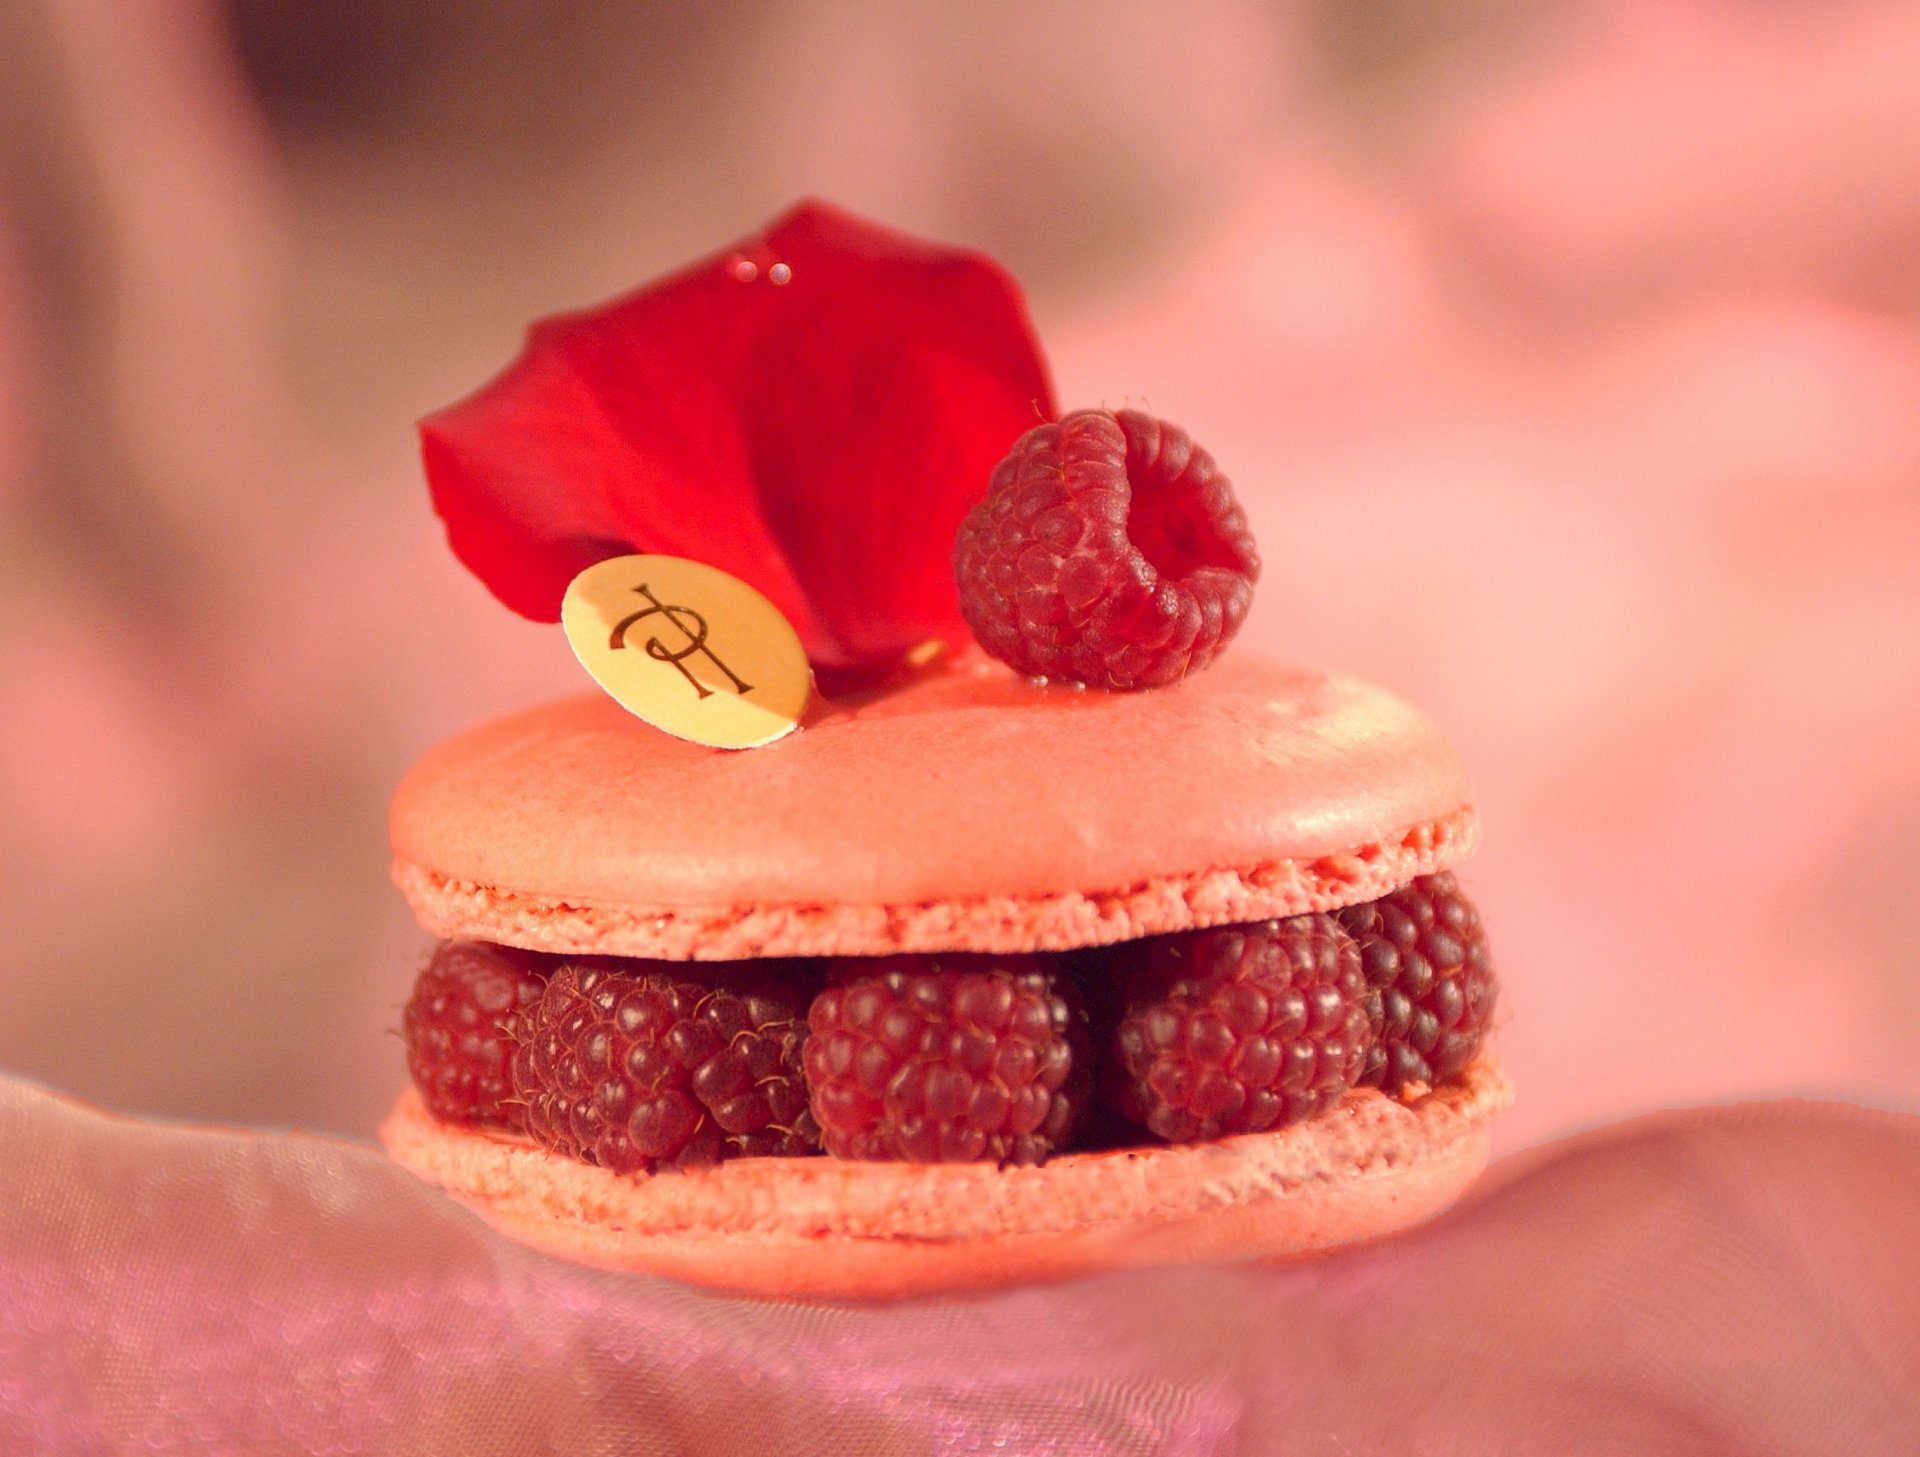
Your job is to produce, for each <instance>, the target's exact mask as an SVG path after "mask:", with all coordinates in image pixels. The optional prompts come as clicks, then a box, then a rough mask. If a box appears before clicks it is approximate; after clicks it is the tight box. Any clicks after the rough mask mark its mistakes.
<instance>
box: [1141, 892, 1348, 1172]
mask: <svg viewBox="0 0 1920 1457" xmlns="http://www.w3.org/2000/svg"><path fill="white" fill-rule="evenodd" d="M1115 955H1116V960H1117V962H1118V968H1117V969H1120V970H1121V972H1122V975H1123V978H1124V981H1123V994H1124V997H1125V1009H1126V1011H1125V1015H1124V1016H1123V1017H1122V1019H1121V1022H1120V1027H1119V1030H1118V1031H1117V1032H1116V1033H1115V1035H1114V1041H1113V1046H1114V1052H1115V1057H1114V1061H1113V1063H1112V1064H1110V1066H1109V1076H1110V1078H1111V1079H1112V1082H1111V1084H1110V1086H1109V1089H1108V1094H1109V1097H1110V1099H1112V1100H1113V1101H1115V1102H1116V1103H1117V1106H1118V1108H1119V1111H1120V1112H1121V1113H1122V1114H1123V1115H1124V1116H1125V1117H1127V1118H1129V1119H1131V1120H1132V1121H1133V1122H1135V1123H1139V1124H1144V1125H1145V1126H1146V1127H1147V1128H1148V1129H1149V1130H1151V1131H1152V1132H1154V1133H1156V1134H1158V1135H1159V1136H1160V1137H1161V1138H1164V1139H1166V1140H1168V1141H1169V1142H1173V1143H1192V1142H1196V1141H1198V1140H1200V1139H1207V1138H1218V1137H1221V1136H1223V1135H1225V1134H1230V1133H1258V1132H1260V1131H1261V1130H1262V1129H1267V1128H1279V1127H1282V1126H1284V1125H1286V1124H1289V1123H1298V1122H1300V1121H1302V1120H1303V1119H1307V1118H1312V1117H1314V1116H1315V1115H1317V1114H1319V1113H1322V1112H1324V1111H1325V1110H1326V1109H1328V1108H1330V1107H1332V1106H1333V1105H1334V1103H1336V1102H1338V1101H1339V1099H1340V1097H1341V1095H1342V1094H1344V1093H1345V1092H1346V1091H1347V1089H1348V1088H1350V1087H1352V1086H1353V1084H1354V1079H1355V1078H1357V1077H1358V1076H1359V1075H1360V1070H1361V1068H1362V1066H1363V1065H1364V1063H1365V1060H1366V1055H1367V1047H1368V1044H1369V1042H1370V1040H1371V1029H1370V1027H1369V1025H1368V1022H1367V1013H1366V982H1365V979H1364V978H1363V977H1362V975H1361V971H1360V952H1359V949H1358V948H1357V947H1356V946H1355V945H1354V944H1353V941H1352V938H1350V937H1349V936H1348V935H1347V934H1346V933H1345V932H1343V931H1342V930H1341V929H1340V927H1339V926H1338V925H1337V924H1336V923H1335V922H1334V920H1333V919H1332V917H1330V916H1295V917H1293V918H1292V919H1290V920H1285V921H1260V922H1255V923H1252V924H1249V925H1241V926H1218V927H1214V928H1212V929H1210V930H1204V931H1176V932H1174V933H1173V934H1171V935H1167V936H1152V937H1148V938H1147V939H1146V940H1144V941H1138V942H1134V943H1132V944H1130V945H1129V946H1126V947H1122V948H1120V949H1119V951H1117V952H1116V953H1115Z"/></svg>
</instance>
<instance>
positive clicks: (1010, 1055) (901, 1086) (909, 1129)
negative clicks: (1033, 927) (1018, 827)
mask: <svg viewBox="0 0 1920 1457" xmlns="http://www.w3.org/2000/svg"><path fill="white" fill-rule="evenodd" d="M808 1021H809V1024H810V1026H811V1028H812V1034H813V1035H812V1037H811V1039H810V1040H809V1041H808V1043H807V1047H806V1053H805V1059H806V1069H807V1081H808V1084H809V1085H810V1087H811V1088H812V1093H813V1110H814V1115H815V1117H816V1118H817V1119H818V1120H819V1124H820V1132H821V1141H822V1143H823V1144H824V1146H825V1147H826V1150H827V1152H828V1153H830V1154H833V1155H835V1156H836V1157H839V1158H845V1159H876V1160H890V1159H897V1160H907V1161H910V1162H915V1163H956V1162H967V1161H973V1160H979V1159H992V1160H996V1161H998V1162H1001V1163H1012V1164H1035V1163H1039V1162H1041V1161H1042V1160H1043V1159H1045V1158H1046V1157H1047V1155H1048V1154H1050V1153H1052V1152H1054V1151H1055V1150H1057V1149H1061V1148H1064V1147H1065V1146H1066V1145H1067V1144H1068V1142H1069V1141H1070V1140H1071V1138H1072V1136H1073V1132H1074V1129H1075V1126H1076V1124H1077V1123H1078V1121H1079V1118H1080V1114H1081V1112H1082V1110H1083V1108H1084V1105H1085V1102H1086V1083H1087V1046H1086V1030H1085V1029H1086V1018H1085V1014H1084V1012H1083V1011H1082V1010H1081V1008H1080V1005H1079V1000H1078V998H1077V996H1075V994H1074V992H1073V989H1072V986H1071V984H1070V983H1069V982H1068V981H1067V979H1066V978H1065V976H1064V975H1062V974H1061V973H1060V972H1059V971H1058V970H1057V968H1055V967H1054V966H1053V964H1052V963H1051V962H1050V961H1049V960H1048V959H1046V958H1043V957H1039V956H1029V955H1016V956H987V955H968V954H954V955H933V956H905V955H903V956H887V957H879V958H859V957H847V958H842V959H840V960H838V961H836V962H834V963H833V965H832V966H831V967H830V968H829V972H828V985H827V988H826V990H824V991H823V992H821V993H820V995H819V996H818V997H817V998H815V999H814V1003H813V1008H812V1010H811V1012H810V1013H809V1014H808Z"/></svg>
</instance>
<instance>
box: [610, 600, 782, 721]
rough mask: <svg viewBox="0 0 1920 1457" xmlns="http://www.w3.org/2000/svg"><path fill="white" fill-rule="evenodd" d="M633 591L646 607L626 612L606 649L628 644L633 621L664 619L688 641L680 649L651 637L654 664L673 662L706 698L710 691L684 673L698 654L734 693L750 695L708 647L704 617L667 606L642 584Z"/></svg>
mask: <svg viewBox="0 0 1920 1457" xmlns="http://www.w3.org/2000/svg"><path fill="white" fill-rule="evenodd" d="M633 590H634V591H636V592H638V593H639V594H640V595H641V596H642V597H644V598H646V599H647V605H646V606H645V607H643V608H641V609H640V610H639V611H638V612H630V613H628V614H627V615H626V616H625V617H623V618H621V619H620V620H619V621H618V622H617V623H615V624H614V626H613V634H612V636H611V637H609V638H608V639H607V646H608V647H609V648H611V649H613V650H614V651H616V652H617V651H619V650H620V649H621V648H624V647H625V646H626V645H627V632H628V630H629V629H630V628H631V627H632V626H633V625H634V624H635V623H636V622H645V621H646V620H647V619H648V618H649V617H654V616H659V617H663V618H665V619H666V620H667V621H668V622H670V623H672V624H673V625H674V626H675V627H677V628H678V629H680V632H681V633H682V634H683V635H684V636H685V637H686V640H687V641H686V643H685V645H684V646H682V647H679V648H670V647H668V646H667V645H666V644H665V643H663V642H661V641H660V639H659V638H657V637H650V638H648V639H647V642H646V650H647V656H648V657H650V658H652V659H653V660H654V661H655V662H656V663H672V664H673V666H674V667H676V668H678V669H679V670H680V676H681V677H683V678H685V679H686V680H687V682H688V683H690V684H691V685H692V686H693V691H694V692H695V693H698V694H699V695H700V696H701V697H702V698H705V697H706V696H707V695H708V694H710V693H711V692H712V691H713V690H712V689H711V688H709V687H707V685H706V684H704V683H702V682H701V681H700V680H699V679H698V678H696V677H694V676H693V674H692V673H690V672H688V671H687V659H688V658H690V657H691V656H693V654H695V653H699V654H700V655H701V656H702V657H704V658H705V659H706V660H707V661H708V662H709V663H712V664H713V666H714V667H716V668H718V669H719V670H720V671H721V672H722V673H725V674H726V675H727V681H728V682H730V683H732V684H733V691H734V692H735V693H742V694H745V693H751V692H753V687H752V685H751V684H748V683H743V682H741V680H740V675H739V674H738V673H736V672H734V671H733V669H731V668H729V667H728V666H727V665H726V664H725V663H724V662H722V661H721V660H720V657H719V655H718V654H717V653H715V652H714V650H713V649H712V648H710V647H708V646H707V619H706V618H704V617H702V616H701V615H700V614H699V613H698V612H695V611H694V610H693V609H692V608H691V607H669V606H667V605H666V604H665V603H664V602H662V601H661V600H660V599H659V598H658V597H656V596H654V595H653V591H652V589H651V588H650V587H648V586H647V584H646V583H645V582H642V583H641V584H640V585H639V586H637V587H635V588H634V589H633Z"/></svg>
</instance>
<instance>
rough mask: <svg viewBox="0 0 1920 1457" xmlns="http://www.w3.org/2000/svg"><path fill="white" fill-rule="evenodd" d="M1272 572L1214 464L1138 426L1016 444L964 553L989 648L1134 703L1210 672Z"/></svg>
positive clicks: (963, 586)
mask: <svg viewBox="0 0 1920 1457" xmlns="http://www.w3.org/2000/svg"><path fill="white" fill-rule="evenodd" d="M1259 575H1260V558H1259V555H1258V553H1257V552H1256V550H1255V548H1254V543H1253V536H1252V533H1251V532H1250V531H1249V529H1248V526H1247V518H1246V513H1245V512H1244V511H1242V510H1241V508H1240V504H1239V502H1238V501H1237V500H1236V499H1235V498H1234V494H1233V487H1232V485H1231V484H1230V483H1229V482H1228V480H1227V478H1226V476H1224V475H1223V474H1221V472H1220V470H1219V468H1218V467H1217V466H1216V465H1215V464H1214V462H1213V457H1212V456H1210V455H1208V454H1207V452H1206V451H1205V450H1203V449H1201V447H1200V446H1198V445H1196V444H1195V443H1194V442H1193V439H1192V437H1191V436H1189V435H1188V434H1187V432H1186V431H1184V430H1182V429H1181V428H1180V427H1179V426H1177V425H1170V424H1167V423H1166V422H1165V421H1162V420H1156V419H1154V418H1153V417H1152V416H1150V415H1145V414H1142V413H1140V412H1139V411H1137V410H1121V411H1118V412H1111V411H1107V410H1081V411H1077V412H1075V413H1074V414H1070V415H1068V416H1066V417H1065V418H1063V419H1061V420H1060V421H1058V422H1057V423H1053V424H1046V425H1040V426H1038V427H1036V428H1035V429H1033V430H1030V431H1028V432H1027V433H1026V434H1025V435H1023V436H1022V437H1021V438H1020V439H1019V440H1018V441H1016V442H1015V444H1014V447H1013V449H1012V451H1011V452H1010V453H1009V454H1008V455H1007V457H1006V459H1004V460H1002V461H1001V462H1000V464H999V466H998V467H996V468H995V470H994V472H993V476H992V479H991V480H990V482H989V483H988V487H987V494H986V497H985V499H984V500H982V501H981V503H980V504H979V505H978V506H976V507H975V508H974V509H973V511H972V512H971V513H970V514H969V515H968V516H967V518H966V520H965V521H963V522H962V523H961V526H960V531H959V534H958V537H957V538H956V541H955V546H954V577H955V580H956V582H957V584H958V586H959V590H960V610H961V613H962V615H963V616H965V618H966V619H967V624H968V626H969V627H970V628H971V629H972V630H973V634H974V636H975V637H976V638H977V639H978V640H979V642H980V645H981V646H982V647H984V648H985V649H986V650H987V651H988V652H989V653H991V654H993V655H994V656H995V657H997V658H999V659H1000V660H1001V661H1003V662H1005V663H1007V664H1009V665H1011V666H1012V667H1014V668H1016V669H1018V670H1019V671H1020V672H1022V673H1025V674H1028V675H1030V676H1033V677H1040V678H1048V679H1058V680H1062V681H1066V682H1073V683H1082V684H1086V685H1088V686H1093V687H1101V688H1113V689H1132V688H1151V687H1156V686H1160V685H1163V684H1167V683H1172V682H1175V681H1177V680H1179V679H1180V678H1183V677H1185V676H1186V675H1187V674H1189V673H1194V672H1198V671H1199V670H1200V669H1202V668H1204V667H1205V666H1206V665H1207V664H1208V663H1210V662H1212V661H1213V659H1214V657H1215V656H1216V655H1217V654H1218V653H1219V652H1220V650H1221V649H1222V648H1223V647H1225V646H1226V644H1227V643H1228V642H1229V641H1230V640H1231V639H1232V637H1233V635H1234V634H1235V633H1236V632H1238V631H1239V629H1240V625H1241V623H1242V622H1243V621H1245V619H1246V615H1247V608H1248V606H1249V605H1250V604H1251V602H1252V600H1253V587H1254V583H1255V582H1256V581H1257V580H1258V578H1259Z"/></svg>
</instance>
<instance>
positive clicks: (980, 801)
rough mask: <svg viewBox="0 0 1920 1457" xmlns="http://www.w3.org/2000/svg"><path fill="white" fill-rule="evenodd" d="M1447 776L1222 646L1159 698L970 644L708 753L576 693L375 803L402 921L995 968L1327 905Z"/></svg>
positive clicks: (1375, 729)
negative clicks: (745, 746) (1007, 954)
mask: <svg viewBox="0 0 1920 1457" xmlns="http://www.w3.org/2000/svg"><path fill="white" fill-rule="evenodd" d="M1474 828H1475V826H1474V816H1473V810H1472V808H1471V804H1470V800H1469V794H1468V788H1467V783H1466V778H1465V775H1464V772H1463V771H1462V768H1461V766H1460V763H1459V760H1458V758H1457V757H1456V756H1455V754H1454V752H1453V750H1452V749H1451V747H1450V746H1449V745H1448V744H1447V742H1446V740H1445V739H1444V738H1443V737H1442V736H1441V735H1440V734H1439V732H1438V730H1437V729H1436V728H1435V727H1434V726H1433V724H1432V723H1431V722H1430V721H1429V720H1428V719H1427V718H1426V717H1425V716H1424V715H1422V714H1421V713H1419V712H1418V711H1417V710H1415V709H1414V708H1412V707H1410V706H1409V705H1407V704H1406V703H1404V702H1402V701H1401V700H1400V699H1398V698H1396V697H1394V696H1393V695H1392V694H1390V693H1387V692H1386V691H1384V690H1382V689H1379V688H1376V687H1374V686H1372V685H1370V684H1367V683H1364V682H1361V681H1359V680H1357V679H1353V678H1347V677H1341V676H1337V675H1332V674H1327V673H1323V672H1319V671H1316V670H1313V669H1307V668H1301V667H1295V666H1288V665H1283V664H1278V663H1274V662H1270V661H1266V660H1263V659H1261V658H1259V657H1258V656H1255V655H1251V654H1235V655H1230V656H1229V657H1227V658H1225V659H1223V660H1222V661H1221V662H1220V663H1218V664H1217V665H1215V666H1214V667H1213V668H1211V669H1209V670H1208V671H1206V672H1204V673H1200V674H1198V675H1196V676H1195V677H1193V678H1191V679H1188V680H1186V681H1184V682H1182V683H1180V684H1177V685H1175V686H1173V687H1170V688H1165V689H1160V690H1156V691H1151V692H1146V693H1132V694H1113V693H1103V692H1095V691H1082V690H1077V689H1073V688H1068V687H1061V686H1049V685H1043V684H1034V683H1029V682H1026V681H1024V680H1022V679H1020V678H1018V677H1017V676H1015V675H1014V674H1013V673H1011V672H1010V671H1008V670H1007V669H1005V668H1003V667H1001V666H1000V665H999V664H996V663H991V662H988V661H986V660H985V659H982V658H979V657H977V656H973V657H969V658H965V659H962V660H961V661H959V662H958V663H955V664H952V665H949V666H948V667H946V668H944V669H942V670H940V671H935V672H931V673H928V674H926V675H924V676H922V677H921V678H919V679H917V680H916V681H913V682H911V683H909V684H907V685H905V686H902V687H898V688H895V689H893V690H892V691H889V692H885V693H880V694H876V695H873V696H871V697H869V698H867V699H865V700H853V701H841V702H830V701H826V700H816V702H815V705H814V707H813V710H812V711H811V712H810V713H809V716H808V718H807V721H806V723H805V724H804V725H803V727H802V728H801V730H800V731H799V732H797V733H794V734H792V735H789V736H788V737H787V738H785V739H782V740H780V741H778V742H777V743H774V744H772V745H769V746H767V747H765V748H762V749H754V750H746V751H740V752H728V751H723V750H717V749H708V748H703V747H701V746H699V745H695V744H691V743H687V742H685V741H682V740H679V739H675V738H671V737H669V736H668V735H666V734H664V733H661V732H660V731H658V730H657V729H654V728H651V727H649V726H648V725H647V724H645V723H643V722H641V721H640V720H638V719H635V718H633V717H632V716H630V715H629V714H627V713H626V712H625V711H623V710H622V709H621V708H619V707H618V705H616V704H614V703H613V702H612V701H611V700H609V699H607V698H606V697H604V696H603V695H600V694H597V693H593V694H586V695H582V696H579V697H576V698H571V699H566V700H563V701H561V702H558V703H552V704H548V705H546V706H544V707H540V708H535V709H532V710H530V711H527V712H524V713H519V714H515V715H512V716H510V717H507V718H504V719H501V720H498V721H496V722H494V723H491V724H488V725H485V726H483V727H481V728H478V729H475V730H473V731H471V732H468V733H466V734H462V735H460V736H458V737H456V738H454V739H452V740H450V741H448V742H447V743H445V744H443V745H441V746H440V747H439V748H437V749H435V750H433V751H431V752H430V753H429V754H427V756H426V757H425V758H424V759H423V760H421V762H420V763H419V764H418V765H417V766H416V767H415V768H414V769H413V771H412V772H411V773H410V774H409V775H408V776H407V778H406V779H405V781H404V782H403V783H402V785H401V787H400V789H399V792H398V793H397V795H396V797H395V800H394V804H393V811H392V817H391V829H392V839H393V850H394V874H395V878H396V880H397V881H398V883H399V884H400V886H401V887H402V889H403V891H404V892H405V894H406V895H407V897H408V899H409V901H410V902H411V903H412V905H413V907H414V910H415V913H416V914H417V916H418V917H419V919H420V921H421V923H422V925H424V926H425V927H426V928H427V929H428V930H429V931H432V932H433V933H435V934H436V935H440V936H443V937H449V938H452V937H474V938H480V939H487V940H495V941H502V942H506V943H509V944H515V945H522V946H529V947H535V948H538V949H544V950H551V951H562V952H573V953H579V954H584V953H589V952H595V953H604V954H614V955H628V956H659V957H666V958H671V959H692V958H713V959H723V958H733V957H747V956H772V955H826V954H851V955H860V954H881V953H886V952H891V951H914V950H922V951H925V950H951V949H975V950H983V951H1012V950H1025V949H1035V948H1062V947H1070V946H1078V945H1093V944H1101V943H1105V942H1111V941H1116V940H1122V939H1126V938H1129V937H1133V936H1141V935H1148V934H1154V933H1157V932H1162V931H1170V930H1177V929H1182V928H1184V927H1187V926H1195V925H1212V924H1220V923H1224V922H1229V921H1239V920H1251V919H1256V918H1260V917H1265V916H1277V915H1292V914H1298V913H1299V912H1302V911H1307V910H1322V909H1329V908H1331V907H1334V906H1338V905H1345V904H1351V903H1354V902H1358V901H1364V900H1368V899H1371V898H1373V897H1375V896H1378V895H1381V894H1384V893H1385V892H1386V891H1388V890H1390V889H1392V888H1393V887H1395V886H1397V885H1401V884H1404V883H1405V882H1406V881H1408V880H1411V879H1412V878H1413V877H1414V876H1416V875H1422V874H1428V873H1432V872H1434V871H1437V870H1440V869H1444V868H1446V867H1447V866H1448V865H1450V864H1451V863H1453V861H1455V860H1456V859H1458V858H1459V856H1460V855H1462V854H1464V853H1465V851H1466V850H1467V849H1468V848H1469V847H1470V845H1471V843H1472V839H1473V835H1474Z"/></svg>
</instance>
